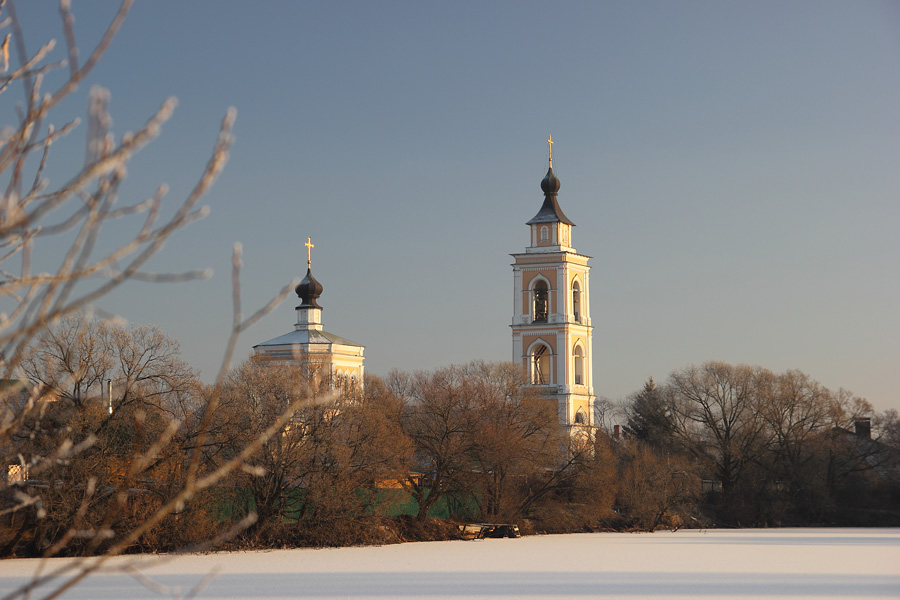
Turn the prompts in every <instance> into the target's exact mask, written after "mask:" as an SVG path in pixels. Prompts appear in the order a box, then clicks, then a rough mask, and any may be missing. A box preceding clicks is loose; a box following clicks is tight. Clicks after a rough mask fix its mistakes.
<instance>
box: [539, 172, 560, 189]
mask: <svg viewBox="0 0 900 600" xmlns="http://www.w3.org/2000/svg"><path fill="white" fill-rule="evenodd" d="M541 190H542V191H543V192H544V193H545V194H555V193H557V192H558V191H559V179H558V178H557V177H556V175H555V174H554V173H553V167H550V168H549V169H547V174H546V175H544V178H543V179H541Z"/></svg>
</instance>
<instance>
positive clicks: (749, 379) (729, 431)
mask: <svg viewBox="0 0 900 600" xmlns="http://www.w3.org/2000/svg"><path fill="white" fill-rule="evenodd" d="M760 376H761V370H760V369H757V368H753V367H748V366H746V365H738V366H732V365H729V364H727V363H722V362H708V363H704V364H703V365H701V366H700V367H694V366H691V367H687V368H685V369H682V370H681V371H676V372H675V373H672V375H671V376H670V378H669V389H670V393H669V395H668V401H669V407H670V414H671V415H672V417H673V421H674V426H675V427H674V429H675V434H676V435H677V436H679V437H680V438H681V440H682V442H683V444H684V445H685V447H686V448H687V449H688V450H689V451H690V452H692V453H694V455H695V456H696V457H697V458H699V459H701V460H703V461H705V462H706V463H707V464H708V465H709V468H710V470H711V472H712V474H713V475H714V476H715V478H716V479H718V480H719V481H721V482H722V489H723V493H724V499H725V502H726V507H727V506H729V505H730V504H731V503H732V502H733V501H734V500H735V497H736V494H737V490H738V485H739V484H740V483H741V482H742V481H743V479H742V478H743V476H744V474H745V469H746V467H747V466H748V465H749V464H751V462H752V461H753V459H754V458H755V457H756V455H757V453H758V452H759V450H760V444H761V443H763V441H764V436H763V421H762V419H761V418H760V414H759V397H758V394H757V391H758V389H757V384H758V381H759V378H760Z"/></svg>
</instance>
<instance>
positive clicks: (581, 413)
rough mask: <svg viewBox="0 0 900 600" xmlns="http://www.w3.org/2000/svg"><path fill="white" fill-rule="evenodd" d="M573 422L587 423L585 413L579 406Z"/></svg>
mask: <svg viewBox="0 0 900 600" xmlns="http://www.w3.org/2000/svg"><path fill="white" fill-rule="evenodd" d="M575 424H576V425H587V415H585V414H584V410H583V409H581V408H579V409H578V412H577V413H575Z"/></svg>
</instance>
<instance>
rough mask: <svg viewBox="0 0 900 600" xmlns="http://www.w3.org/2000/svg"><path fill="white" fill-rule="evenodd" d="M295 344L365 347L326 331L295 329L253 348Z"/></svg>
mask: <svg viewBox="0 0 900 600" xmlns="http://www.w3.org/2000/svg"><path fill="white" fill-rule="evenodd" d="M297 344H300V345H302V344H338V345H341V346H357V347H359V348H364V347H365V346H363V345H362V344H357V343H356V342H351V341H350V340H348V339H345V338H342V337H340V336H337V335H334V334H333V333H328V332H327V331H319V330H316V329H297V330H294V331H291V332H290V333H286V334H284V335H280V336H278V337H277V338H273V339H271V340H269V341H267V342H262V343H261V344H257V345H255V346H253V347H254V348H259V347H260V346H293V345H297Z"/></svg>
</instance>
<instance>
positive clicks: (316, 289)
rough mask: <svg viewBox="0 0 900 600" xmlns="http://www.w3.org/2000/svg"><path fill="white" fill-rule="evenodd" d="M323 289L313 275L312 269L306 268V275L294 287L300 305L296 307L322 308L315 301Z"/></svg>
mask: <svg viewBox="0 0 900 600" xmlns="http://www.w3.org/2000/svg"><path fill="white" fill-rule="evenodd" d="M323 289H324V288H323V287H322V284H321V283H319V282H318V281H316V278H315V277H313V275H312V270H311V269H307V270H306V277H304V278H303V281H301V282H300V283H299V284H298V285H297V287H295V288H294V291H295V292H297V296H299V297H300V300H301V303H300V306H298V307H297V308H307V307H309V308H322V307H321V306H319V304H318V303H317V302H316V299H317V298H318V297H319V296H321V295H322V290H323Z"/></svg>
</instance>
